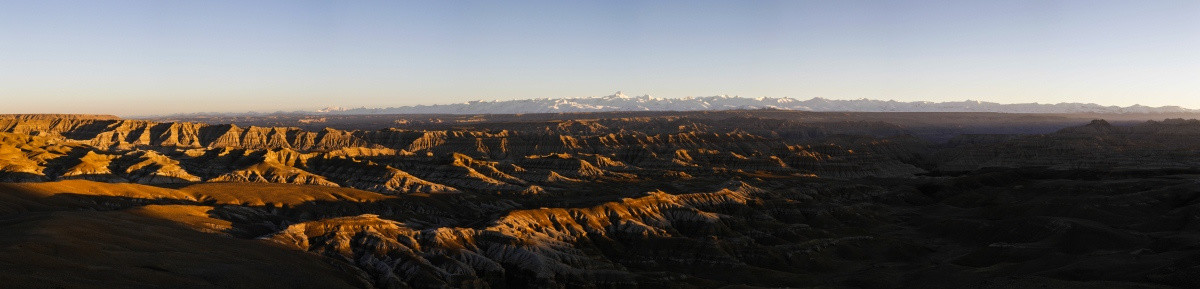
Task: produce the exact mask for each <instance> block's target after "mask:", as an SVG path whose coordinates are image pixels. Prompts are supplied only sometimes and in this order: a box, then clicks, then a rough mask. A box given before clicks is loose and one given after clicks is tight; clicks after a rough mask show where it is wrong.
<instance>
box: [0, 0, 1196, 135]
mask: <svg viewBox="0 0 1200 289" xmlns="http://www.w3.org/2000/svg"><path fill="white" fill-rule="evenodd" d="M1195 15H1200V3H1198V2H1194V1H1153V2H1140V1H1006V2H1004V3H995V2H990V1H903V2H894V3H874V2H847V1H839V2H832V3H830V2H816V1H802V2H782V1H780V2H776V1H756V2H749V3H747V2H712V1H701V2H694V1H686V2H685V1H671V2H659V3H640V2H633V1H628V2H626V1H619V2H570V3H562V2H550V1H545V2H539V1H533V2H521V3H511V4H510V3H504V4H500V3H491V2H456V3H442V2H403V3H398V2H382V1H379V2H374V1H372V2H354V3H342V2H320V1H305V2H285V1H262V2H255V3H244V2H242V1H206V2H203V3H200V2H196V3H187V2H157V1H153V2H152V1H104V2H99V1H97V2H73V1H38V2H32V3H26V2H2V3H0V51H3V53H0V67H4V68H5V69H3V70H0V99H3V100H4V101H5V103H6V105H4V106H2V107H0V113H107V114H117V115H148V114H169V113H183V112H210V111H219V112H233V111H277V110H299V109H316V108H321V107H326V106H342V107H391V106H406V105H418V104H444V103H457V102H464V101H470V100H510V99H523V98H559V97H587V96H601V95H604V94H606V92H611V91H615V90H623V91H625V92H627V93H629V94H631V95H632V94H637V95H641V94H650V95H653V96H657V97H684V96H709V95H722V94H726V95H739V96H743V97H764V96H765V97H792V98H797V99H808V98H812V97H823V98H830V99H859V98H870V99H880V100H893V99H894V100H898V101H959V100H966V99H972V100H982V101H990V102H999V103H1028V102H1040V103H1059V102H1081V103H1098V104H1103V105H1121V106H1128V105H1133V104H1141V105H1149V106H1165V105H1178V106H1184V107H1189V108H1200V82H1197V81H1196V80H1197V79H1200V56H1197V55H1196V53H1194V51H1198V50H1200V18H1197V17H1195Z"/></svg>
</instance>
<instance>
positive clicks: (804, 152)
mask: <svg viewBox="0 0 1200 289" xmlns="http://www.w3.org/2000/svg"><path fill="white" fill-rule="evenodd" d="M1158 116H1160V115H1148V116H1146V115H1139V116H1131V115H1102V116H1094V115H1078V114H1062V115H1049V114H1029V115H1022V114H997V113H816V112H793V111H778V110H747V111H723V112H642V113H624V112H612V113H579V114H526V115H441V116H439V115H370V116H345V115H329V116H305V115H301V116H288V115H275V116H256V117H212V118H200V117H196V118H195V119H188V120H191V121H185V120H175V121H172V120H128V119H120V118H116V117H111V116H96V115H6V116H0V182H2V183H0V232H4V233H0V280H6V281H5V284H27V285H26V286H25V287H28V288H97V287H108V288H159V287H162V286H164V284H169V287H177V288H214V287H217V288H763V287H765V288H774V287H799V288H1196V287H1200V279H1196V278H1195V276H1198V275H1200V246H1198V244H1200V186H1198V185H1197V180H1198V179H1200V144H1198V143H1197V142H1196V141H1195V140H1196V139H1200V121H1196V120H1184V119H1166V118H1162V117H1159V118H1152V117H1158ZM1093 118H1106V119H1108V120H1099V119H1096V120H1093ZM1151 119H1153V120H1151Z"/></svg>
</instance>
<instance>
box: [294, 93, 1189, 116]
mask: <svg viewBox="0 0 1200 289" xmlns="http://www.w3.org/2000/svg"><path fill="white" fill-rule="evenodd" d="M732 109H784V110H801V111H861V112H1006V113H1185V112H1200V110H1193V109H1186V108H1182V107H1178V106H1164V107H1149V106H1142V105H1134V106H1128V107H1120V106H1104V105H1099V104H1094V103H1057V104H1041V103H1015V104H1001V103H995V102H986V101H979V100H965V101H950V102H930V101H914V102H900V101H895V100H874V99H866V98H863V99H853V100H837V99H828V98H821V97H815V98H812V99H808V100H799V99H795V98H790V97H781V98H775V97H759V98H747V97H740V96H728V95H719V96H700V97H692V96H689V97H683V98H659V97H651V96H650V95H642V96H629V95H626V94H625V93H623V92H621V91H617V92H616V93H613V94H612V95H608V96H600V97H577V98H539V99H520V100H493V101H470V102H464V103H457V104H437V105H416V106H401V107H389V108H354V109H347V108H340V107H331V108H325V109H321V110H318V111H316V113H320V114H514V113H564V112H601V111H696V110H732Z"/></svg>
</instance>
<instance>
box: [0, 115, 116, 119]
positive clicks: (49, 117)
mask: <svg viewBox="0 0 1200 289" xmlns="http://www.w3.org/2000/svg"><path fill="white" fill-rule="evenodd" d="M0 119H17V120H59V119H70V120H76V119H90V120H119V119H121V118H120V117H117V116H115V115H107V114H62V113H45V114H41V113H39V114H0Z"/></svg>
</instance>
